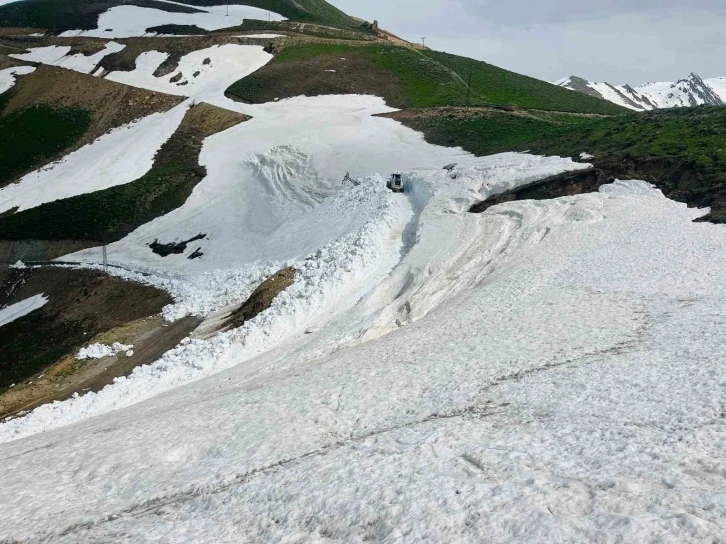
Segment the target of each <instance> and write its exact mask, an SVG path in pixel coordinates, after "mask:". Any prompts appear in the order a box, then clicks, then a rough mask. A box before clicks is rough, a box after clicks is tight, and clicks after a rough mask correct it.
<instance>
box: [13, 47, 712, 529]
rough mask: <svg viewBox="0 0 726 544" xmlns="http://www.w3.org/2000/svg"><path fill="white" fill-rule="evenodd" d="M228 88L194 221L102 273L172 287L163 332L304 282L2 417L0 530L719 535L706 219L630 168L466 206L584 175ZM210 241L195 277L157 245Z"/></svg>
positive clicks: (343, 104)
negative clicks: (479, 209) (567, 189)
mask: <svg viewBox="0 0 726 544" xmlns="http://www.w3.org/2000/svg"><path fill="white" fill-rule="evenodd" d="M146 60H153V61H154V62H156V59H146ZM160 62H161V61H160ZM142 65H143V63H142ZM212 65H213V64H212ZM149 66H151V62H149ZM138 68H139V67H138V65H137V71H138ZM144 69H145V70H147V71H148V67H147V68H144ZM152 71H153V70H152ZM228 76H229V77H231V75H229V74H223V73H221V72H220V73H219V74H218V76H216V75H215V76H213V77H210V78H209V79H208V82H209V85H208V86H205V87H204V90H203V92H204V96H205V99H206V100H209V101H210V102H212V103H217V104H218V105H222V106H223V107H229V108H230V109H234V110H235V111H241V112H244V113H248V114H250V115H252V116H253V120H252V121H249V122H247V123H242V124H241V125H238V126H236V127H232V128H231V129H229V130H227V131H225V132H223V133H220V134H217V135H215V136H213V137H211V138H208V139H207V140H206V141H205V144H204V148H203V151H202V154H201V158H200V160H201V162H202V164H203V165H205V166H206V167H207V170H208V175H207V177H206V178H205V179H204V180H203V181H202V182H201V183H200V184H199V185H197V187H196V188H195V190H194V193H193V194H192V196H191V197H190V199H189V200H188V201H187V203H185V205H184V206H182V207H181V208H179V209H178V210H175V211H174V212H172V213H170V214H167V215H166V216H164V217H160V218H157V219H156V220H155V221H152V222H151V223H149V224H147V225H144V226H142V227H140V228H139V229H137V231H135V232H134V233H132V234H131V235H129V236H128V237H126V238H125V239H124V240H121V241H120V242H118V243H116V244H113V245H112V246H110V247H109V256H110V258H111V260H112V261H116V262H118V263H119V264H122V265H124V266H128V267H129V268H133V269H135V270H137V271H138V272H143V273H144V274H145V275H144V274H140V273H135V272H127V271H122V270H116V269H112V270H113V271H114V272H113V273H115V274H119V275H123V276H125V277H129V278H136V279H138V280H139V281H144V282H147V283H151V284H154V285H158V286H162V287H164V288H166V289H168V290H169V291H170V292H171V293H172V294H173V296H174V299H175V303H174V304H173V305H171V306H169V307H168V308H166V309H165V310H164V315H165V316H166V317H167V318H168V319H174V318H179V317H182V316H184V315H188V314H190V313H191V314H196V315H209V314H212V313H215V312H217V313H219V312H220V311H222V310H224V309H225V308H228V307H230V306H233V305H235V304H239V303H241V302H242V301H243V300H245V298H246V297H247V296H248V295H249V293H250V292H251V291H252V290H253V289H254V288H255V287H256V286H257V285H258V284H259V282H260V281H261V280H262V279H264V278H266V277H267V276H269V275H270V274H271V273H273V272H275V271H277V270H278V269H279V268H281V267H283V266H285V265H293V266H295V267H296V269H297V270H298V271H299V272H298V275H297V277H296V279H295V283H294V285H293V286H292V287H290V288H289V289H287V290H286V291H284V292H283V293H282V294H281V295H280V296H279V297H278V298H277V299H276V300H275V301H274V303H273V305H272V307H271V308H270V309H269V310H268V311H267V312H264V313H262V314H260V315H259V316H257V317H256V318H255V319H254V320H251V321H250V322H248V323H246V324H245V325H244V326H243V327H242V328H240V329H237V330H233V331H228V332H224V333H221V334H219V335H217V336H215V337H212V338H210V339H206V340H203V339H190V340H185V341H183V342H182V343H181V344H180V345H179V346H178V347H176V348H174V349H173V350H171V351H169V352H168V353H166V354H165V355H164V356H163V357H162V358H161V359H160V360H159V361H157V362H156V363H154V364H152V365H148V366H145V367H142V368H138V369H136V370H135V371H134V372H133V373H132V374H131V375H130V376H129V377H128V378H122V379H118V380H116V382H115V383H114V384H112V385H111V386H109V387H107V388H105V389H104V390H102V391H101V392H99V393H92V394H87V395H84V396H76V397H75V398H73V399H70V400H69V401H66V402H62V403H54V404H51V405H46V406H43V407H41V408H39V409H36V410H34V411H33V412H32V413H30V414H28V415H26V416H25V417H23V418H18V419H15V420H12V421H8V422H5V423H4V424H0V442H7V443H4V444H2V445H0V456H1V457H2V458H3V459H4V461H3V463H1V464H0V478H2V481H3V486H1V487H0V504H3V505H4V509H3V512H2V513H1V514H0V540H2V539H21V540H22V539H25V540H31V539H34V538H35V539H42V538H46V539H52V540H54V541H59V542H63V541H66V542H79V541H89V542H92V541H103V540H107V541H108V540H111V541H115V540H119V541H120V540H126V541H140V540H149V539H154V540H158V541H160V542H189V541H194V542H210V543H211V542H220V541H229V542H236V541H245V540H246V541H264V542H267V541H285V540H287V541H292V542H305V541H316V540H319V541H322V540H338V541H363V540H378V541H381V540H390V541H393V540H396V539H398V540H401V541H406V542H417V541H440V542H455V541H456V542H481V541H490V542H536V541H568V542H593V541H621V542H633V543H636V542H638V543H639V542H643V541H654V540H661V541H665V542H691V541H692V542H699V541H713V540H714V539H715V540H719V539H725V538H726V524H724V519H726V500H725V499H724V496H723V493H722V489H723V474H724V470H726V469H724V467H723V459H724V457H726V456H725V455H724V454H725V453H726V442H724V440H723V436H724V435H726V423H725V420H724V418H723V412H724V406H723V400H722V397H723V387H724V385H726V383H724V381H723V379H722V378H721V376H723V375H724V370H726V368H724V363H723V361H726V357H724V355H726V345H725V344H724V343H723V342H722V340H721V339H722V336H723V335H722V334H721V333H720V330H721V328H722V327H723V322H724V320H723V310H722V309H723V307H724V302H725V300H724V299H725V298H726V296H725V295H726V288H724V286H723V282H722V271H723V269H724V266H725V265H726V251H725V250H726V234H724V232H723V230H722V227H719V226H715V225H709V224H695V223H692V220H693V219H695V218H696V217H698V216H699V215H701V214H703V213H704V212H703V211H699V210H693V209H688V208H687V207H686V206H685V205H682V204H678V203H674V202H672V201H669V200H667V199H665V198H664V197H663V195H662V194H661V193H660V192H659V191H656V190H654V189H653V188H652V187H651V186H649V185H648V184H645V183H642V182H616V183H615V184H613V185H610V186H605V187H603V188H601V190H600V191H599V192H598V193H594V194H587V195H579V196H575V197H565V198H561V199H555V200H550V201H522V202H512V203H508V204H504V205H500V206H497V207H494V208H491V209H490V210H488V211H487V212H486V213H484V214H480V215H475V214H470V213H468V209H469V207H470V206H471V204H472V203H474V202H476V201H479V200H481V199H483V198H485V197H486V196H489V195H492V194H497V193H500V192H502V191H505V190H507V189H511V188H513V187H516V186H521V185H525V184H527V183H530V182H532V181H535V180H537V179H541V178H543V177H547V176H549V175H553V174H556V173H559V172H564V171H568V170H575V169H579V168H586V167H587V165H582V164H578V163H573V162H572V161H570V160H569V159H561V158H557V157H535V156H531V155H526V154H516V153H505V154H501V155H496V156H492V157H486V158H483V159H476V158H475V157H473V156H471V155H468V154H466V153H464V152H463V151H461V150H456V149H446V148H440V147H437V146H431V145H429V144H426V143H425V142H424V141H423V138H422V137H421V135H420V134H417V133H415V132H413V131H410V130H409V129H406V128H405V127H402V126H401V125H399V124H398V123H395V122H394V121H392V120H389V119H384V118H378V117H372V115H374V114H375V113H383V112H386V111H391V110H390V109H389V108H387V107H386V106H385V104H384V103H383V101H382V100H380V99H378V98H375V97H361V96H345V97H317V98H305V97H300V98H296V99H291V100H284V101H280V102H278V103H275V104H265V105H259V106H244V105H240V104H236V103H234V102H231V101H229V100H227V99H226V98H224V97H223V94H222V91H223V89H222V85H221V84H220V85H216V84H214V85H212V82H213V80H216V78H217V77H219V78H220V79H221V78H222V77H228ZM205 85H206V84H205ZM201 92H202V91H200V93H201ZM452 162H457V163H459V167H458V168H457V169H456V170H455V172H453V173H452V174H448V173H446V172H444V171H443V170H442V166H443V165H444V164H448V163H452ZM394 170H401V171H404V172H405V178H406V183H407V187H408V191H407V193H406V194H405V195H393V194H392V193H389V192H388V191H386V190H385V189H384V187H383V184H384V177H385V176H386V175H387V174H388V173H390V172H391V171H394ZM345 172H350V173H351V175H352V176H353V177H354V178H357V179H361V180H362V181H363V184H362V185H361V186H359V187H357V188H354V189H352V188H350V187H346V188H343V187H342V186H341V185H340V181H341V180H342V177H343V175H344V174H345ZM199 233H204V234H205V235H206V238H205V239H204V240H200V241H199V242H198V244H199V246H201V247H202V249H203V252H204V256H203V257H202V258H201V259H195V260H194V261H190V260H188V259H187V258H186V255H177V256H170V257H167V258H161V257H159V256H157V255H154V254H153V253H151V251H150V250H149V249H148V247H146V244H148V243H149V242H150V241H152V240H153V239H155V238H159V239H160V240H161V241H163V242H168V241H172V240H175V239H179V240H181V239H188V238H189V237H192V236H195V235H196V234H199ZM195 247H196V246H195ZM195 247H194V248H192V247H190V248H189V251H192V250H193V249H195ZM99 254H100V252H99V250H98V249H93V250H87V251H85V252H80V253H78V254H76V255H74V256H67V257H65V258H64V259H71V258H80V259H82V260H85V261H86V262H89V263H92V262H96V263H97V262H98V261H99V260H100V259H99ZM217 317H218V316H217ZM181 386H183V387H181ZM162 393H163V394H162ZM142 401H144V402H142ZM122 408H124V409H122ZM95 416H100V417H95ZM99 437H102V438H101V439H99ZM21 439H22V440H21ZM311 482H312V483H311ZM39 520H42V523H39Z"/></svg>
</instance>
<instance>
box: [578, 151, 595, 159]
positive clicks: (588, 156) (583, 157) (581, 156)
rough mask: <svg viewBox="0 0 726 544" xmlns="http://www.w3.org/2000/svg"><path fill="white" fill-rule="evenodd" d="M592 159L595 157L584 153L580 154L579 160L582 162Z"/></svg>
mask: <svg viewBox="0 0 726 544" xmlns="http://www.w3.org/2000/svg"><path fill="white" fill-rule="evenodd" d="M594 158H595V155H591V154H590V153H587V152H585V151H583V152H582V153H580V159H581V160H583V161H589V160H590V159H594Z"/></svg>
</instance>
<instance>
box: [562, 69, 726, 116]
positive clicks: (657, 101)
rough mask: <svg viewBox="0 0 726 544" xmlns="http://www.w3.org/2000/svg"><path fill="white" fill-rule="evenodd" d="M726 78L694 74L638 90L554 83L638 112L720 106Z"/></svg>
mask: <svg viewBox="0 0 726 544" xmlns="http://www.w3.org/2000/svg"><path fill="white" fill-rule="evenodd" d="M725 81H726V79H725V78H715V79H708V80H704V79H702V78H701V77H700V76H699V75H698V74H695V73H692V74H691V75H689V76H688V77H687V78H685V79H679V80H678V81H676V82H674V83H673V82H660V83H645V84H643V85H639V86H637V87H635V88H633V87H631V86H630V85H611V84H610V83H607V82H605V83H595V82H592V81H587V80H585V79H582V78H580V77H577V76H570V77H567V78H564V79H561V80H559V81H556V82H555V83H554V84H555V85H557V86H560V87H564V88H566V89H570V90H573V91H577V92H580V93H584V94H587V95H589V96H594V97H597V98H602V99H604V100H608V101H610V102H613V103H614V104H618V105H620V106H624V107H626V108H630V109H632V110H637V111H645V110H653V109H661V108H676V107H692V106H704V105H705V106H721V105H723V104H725V103H726V83H725Z"/></svg>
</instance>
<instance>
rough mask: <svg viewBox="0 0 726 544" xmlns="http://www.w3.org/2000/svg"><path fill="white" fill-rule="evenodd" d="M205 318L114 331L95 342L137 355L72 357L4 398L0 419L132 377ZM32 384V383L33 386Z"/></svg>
mask: <svg viewBox="0 0 726 544" xmlns="http://www.w3.org/2000/svg"><path fill="white" fill-rule="evenodd" d="M200 322H201V319H199V318H196V317H186V318H184V319H181V320H179V321H176V322H174V323H170V324H166V323H164V322H163V319H162V318H161V317H160V316H154V317H149V318H144V319H140V320H137V321H134V322H132V323H129V324H128V325H123V326H121V327H118V328H115V329H112V330H110V331H108V332H106V333H103V334H101V335H99V336H97V337H96V338H94V339H93V340H92V343H103V344H112V343H113V342H121V343H125V344H127V345H133V346H134V350H133V351H134V354H133V356H131V357H127V356H126V355H125V354H123V353H122V354H119V355H118V356H115V357H105V358H103V359H95V360H94V359H89V360H85V361H78V360H76V359H74V357H73V356H72V355H70V356H67V357H63V358H62V359H61V360H60V361H59V362H58V363H56V364H55V365H53V366H51V367H50V368H48V369H47V370H45V371H44V373H43V374H42V375H38V376H34V377H33V378H32V379H30V380H26V381H25V382H23V383H20V384H18V385H16V386H15V387H13V388H12V389H9V390H7V391H6V392H5V393H4V394H2V395H0V418H4V417H9V416H13V415H16V414H17V413H18V412H21V411H28V410H32V409H33V408H36V407H38V406H41V405H43V404H47V403H49V402H54V401H56V400H65V399H67V398H70V397H71V396H73V394H75V393H79V394H84V393H88V392H96V391H100V390H101V389H103V388H104V387H106V386H107V385H109V384H111V383H113V380H114V379H115V378H118V377H121V376H128V375H129V374H130V373H131V372H132V371H133V370H134V369H135V368H136V367H139V366H143V365H148V364H151V363H153V362H154V361H156V360H158V359H159V358H160V357H161V356H162V355H163V354H164V353H166V352H167V351H169V350H170V349H172V348H173V347H175V346H176V345H178V344H179V342H180V341H181V340H182V339H184V338H185V337H186V336H188V335H189V334H190V333H191V332H193V331H194V329H195V328H196V327H197V326H198V325H199V323H200ZM30 382H32V383H30Z"/></svg>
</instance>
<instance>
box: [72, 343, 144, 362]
mask: <svg viewBox="0 0 726 544" xmlns="http://www.w3.org/2000/svg"><path fill="white" fill-rule="evenodd" d="M133 347H134V346H127V345H124V344H121V343H119V342H114V344H113V345H112V346H107V345H106V344H91V345H90V346H87V347H85V348H81V349H80V350H79V351H78V353H77V354H76V359H77V360H79V361H83V360H86V359H103V358H104V357H110V356H112V355H116V354H117V353H121V352H122V351H123V352H126V356H127V357H130V356H131V355H129V353H131V354H132V355H133V351H132V349H133Z"/></svg>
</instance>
